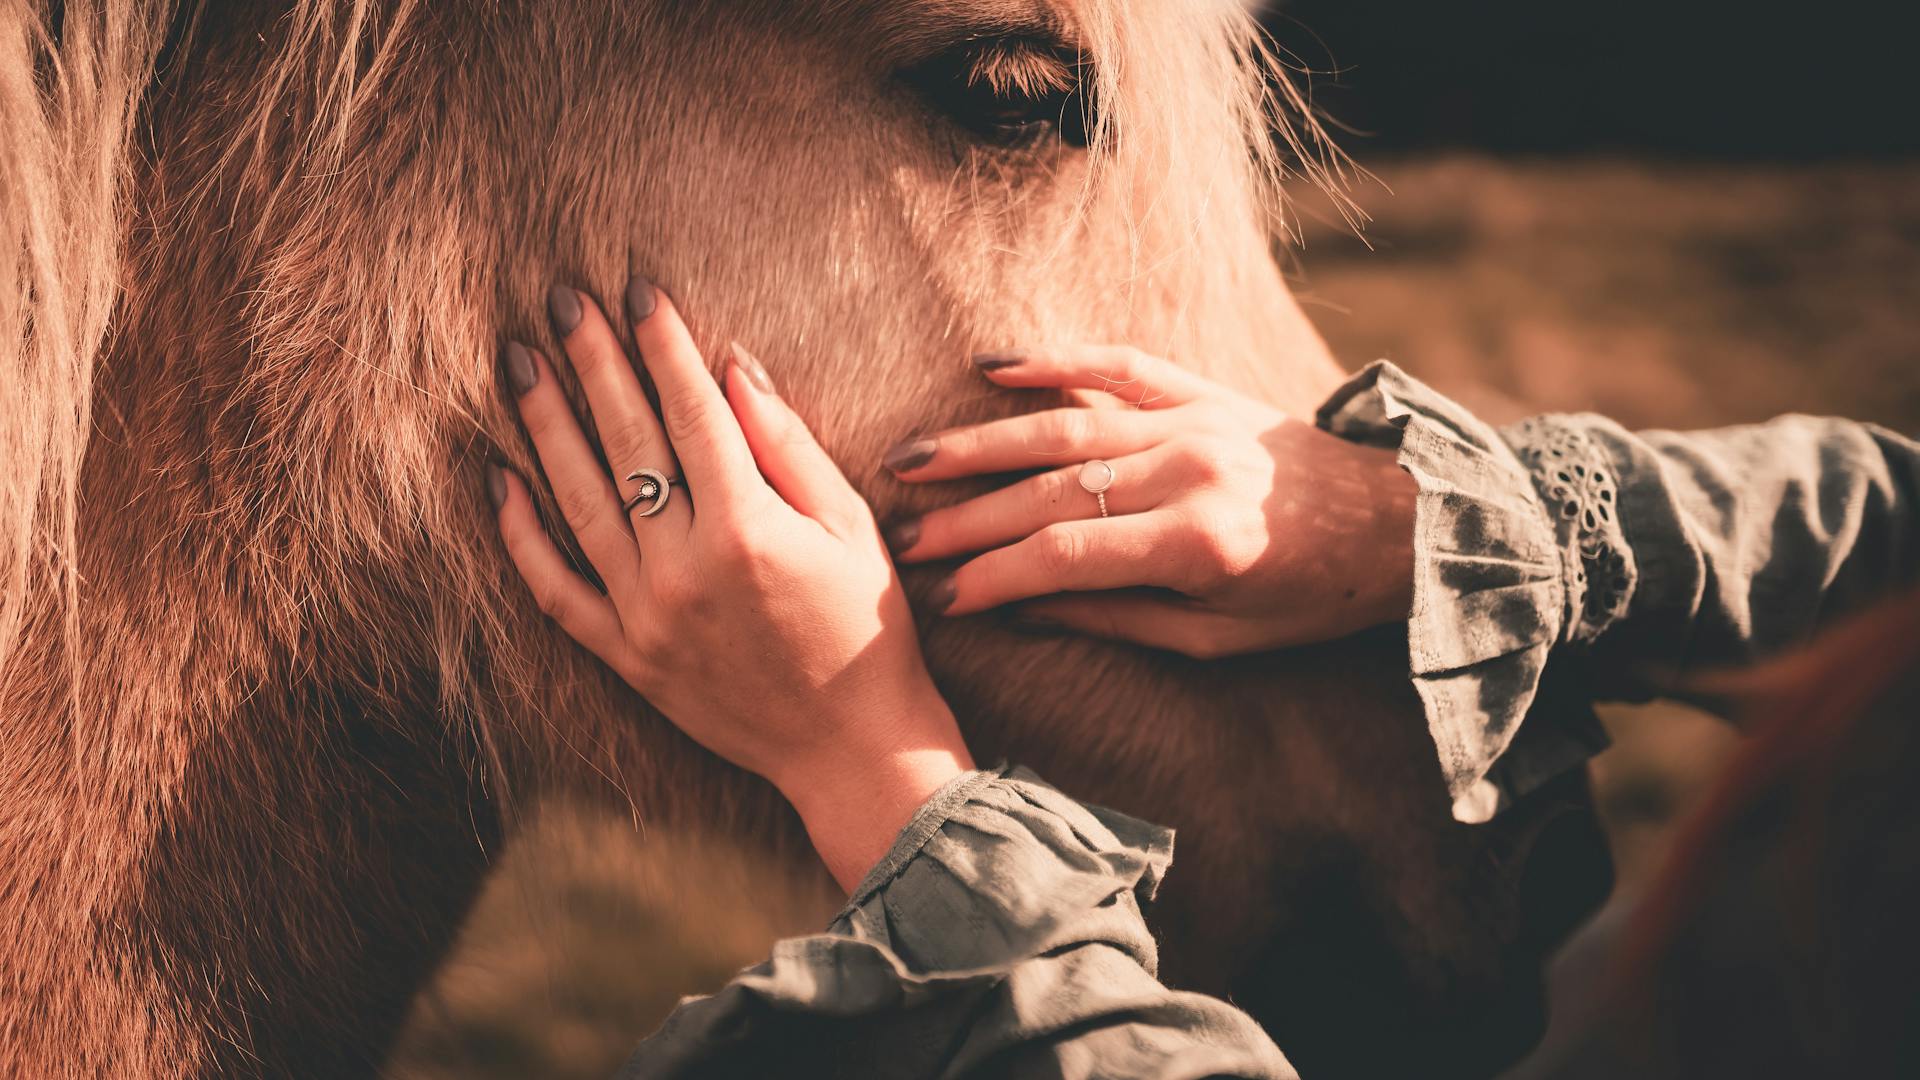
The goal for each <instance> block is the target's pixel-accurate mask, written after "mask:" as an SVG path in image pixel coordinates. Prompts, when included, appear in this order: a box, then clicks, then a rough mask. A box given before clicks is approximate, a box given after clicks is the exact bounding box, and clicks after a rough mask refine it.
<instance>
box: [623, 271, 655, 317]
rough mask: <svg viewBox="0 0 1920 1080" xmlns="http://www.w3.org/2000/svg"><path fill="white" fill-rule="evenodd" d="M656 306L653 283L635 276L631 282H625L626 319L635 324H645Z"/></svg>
mask: <svg viewBox="0 0 1920 1080" xmlns="http://www.w3.org/2000/svg"><path fill="white" fill-rule="evenodd" d="M656 306H657V301H656V300H655V298H654V294H653V282H651V281H648V280H647V279H646V278H643V277H641V276H639V275H638V274H635V275H634V278H633V280H632V281H629V282H627V319H628V320H629V321H631V322H637V323H642V322H646V321H647V316H649V315H652V314H653V309H654V308H655V307H656Z"/></svg>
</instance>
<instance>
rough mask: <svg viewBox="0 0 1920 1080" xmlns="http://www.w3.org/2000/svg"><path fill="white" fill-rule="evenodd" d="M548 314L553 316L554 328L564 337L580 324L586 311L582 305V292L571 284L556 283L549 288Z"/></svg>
mask: <svg viewBox="0 0 1920 1080" xmlns="http://www.w3.org/2000/svg"><path fill="white" fill-rule="evenodd" d="M547 314H548V315H550V316H552V318H553V328H554V329H555V330H557V331H559V333H560V336H561V337H563V338H564V337H566V336H567V335H568V334H571V333H573V331H574V328H575V327H577V326H579V325H580V317H581V316H582V315H584V314H586V312H585V310H584V309H582V308H581V306H580V294H579V293H578V292H576V291H574V289H573V287H572V286H571V285H555V286H554V287H553V288H551V289H548V290H547Z"/></svg>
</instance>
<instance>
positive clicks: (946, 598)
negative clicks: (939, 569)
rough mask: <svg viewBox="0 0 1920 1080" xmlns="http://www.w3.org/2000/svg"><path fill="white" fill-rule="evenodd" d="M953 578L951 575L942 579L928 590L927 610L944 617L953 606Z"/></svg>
mask: <svg viewBox="0 0 1920 1080" xmlns="http://www.w3.org/2000/svg"><path fill="white" fill-rule="evenodd" d="M953 596H954V587H953V578H952V576H951V575H949V576H947V577H943V578H941V579H940V580H939V581H937V582H935V583H934V586H933V588H931V589H929V590H927V610H928V611H931V612H933V613H934V614H935V615H944V614H946V611H947V609H948V608H950V607H952V606H953Z"/></svg>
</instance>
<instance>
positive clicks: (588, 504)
mask: <svg viewBox="0 0 1920 1080" xmlns="http://www.w3.org/2000/svg"><path fill="white" fill-rule="evenodd" d="M501 362H502V364H503V366H504V367H505V368H506V376H507V385H508V387H509V388H510V389H512V390H513V392H514V394H515V395H516V403H517V404H518V405H519V407H520V422H521V423H522V424H523V425H525V427H526V429H527V435H528V436H529V437H531V438H532V439H533V449H534V452H535V453H537V454H538V455H539V456H540V471H541V472H543V473H545V474H546V477H547V486H548V487H549V488H550V489H552V491H553V497H554V500H555V501H556V502H558V503H559V504H560V515H561V517H563V518H565V519H566V522H567V528H569V529H571V530H573V538H574V539H575V540H577V541H579V543H580V550H581V551H582V552H584V553H585V554H586V556H587V561H588V562H591V563H592V564H593V569H594V571H595V572H596V573H598V574H599V575H600V580H601V581H603V582H605V583H606V586H607V589H608V591H609V592H618V591H621V590H623V589H626V588H628V587H630V586H631V585H632V584H633V582H634V580H635V577H636V573H637V571H638V569H639V566H640V549H639V548H638V547H637V546H635V544H634V542H633V532H632V530H631V529H630V528H629V526H628V522H627V519H626V515H625V514H623V513H621V511H620V500H619V497H618V496H616V495H615V494H614V491H613V483H612V479H611V478H610V477H609V476H608V475H607V470H606V469H605V468H604V467H603V466H602V465H601V464H600V459H599V458H597V457H595V456H594V453H593V447H591V446H589V445H588V444H587V437H586V435H584V434H583V433H582V432H581V431H580V422H579V421H578V420H576V419H575V418H574V415H573V407H572V406H571V405H570V404H568V402H567V396H566V395H565V394H563V393H561V392H560V384H559V382H558V381H556V380H555V379H554V377H553V368H552V366H550V365H549V364H548V363H547V359H546V357H544V356H541V355H540V353H539V351H538V350H535V349H529V348H527V347H526V346H525V345H522V344H520V343H519V342H517V341H514V342H508V343H507V347H506V348H505V349H504V350H502V356H501Z"/></svg>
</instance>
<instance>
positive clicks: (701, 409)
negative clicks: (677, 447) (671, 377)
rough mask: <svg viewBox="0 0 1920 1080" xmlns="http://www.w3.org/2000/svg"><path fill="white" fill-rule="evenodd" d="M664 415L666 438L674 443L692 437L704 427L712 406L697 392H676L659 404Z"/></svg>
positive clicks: (702, 394) (689, 390)
mask: <svg viewBox="0 0 1920 1080" xmlns="http://www.w3.org/2000/svg"><path fill="white" fill-rule="evenodd" d="M660 407H661V410H662V411H663V412H664V413H665V414H666V415H665V416H663V417H662V419H663V420H664V421H665V422H666V427H667V437H668V438H670V439H673V440H675V441H679V440H682V439H687V438H691V437H693V436H694V435H695V434H696V433H698V432H699V431H701V430H702V429H703V428H705V427H706V425H707V421H708V419H709V414H710V413H711V412H712V409H713V404H712V402H711V401H709V400H708V398H707V395H706V394H704V393H701V392H700V391H698V390H691V389H688V390H676V391H675V392H674V393H673V394H672V395H671V396H669V397H667V398H666V399H665V400H663V401H661V403H660Z"/></svg>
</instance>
